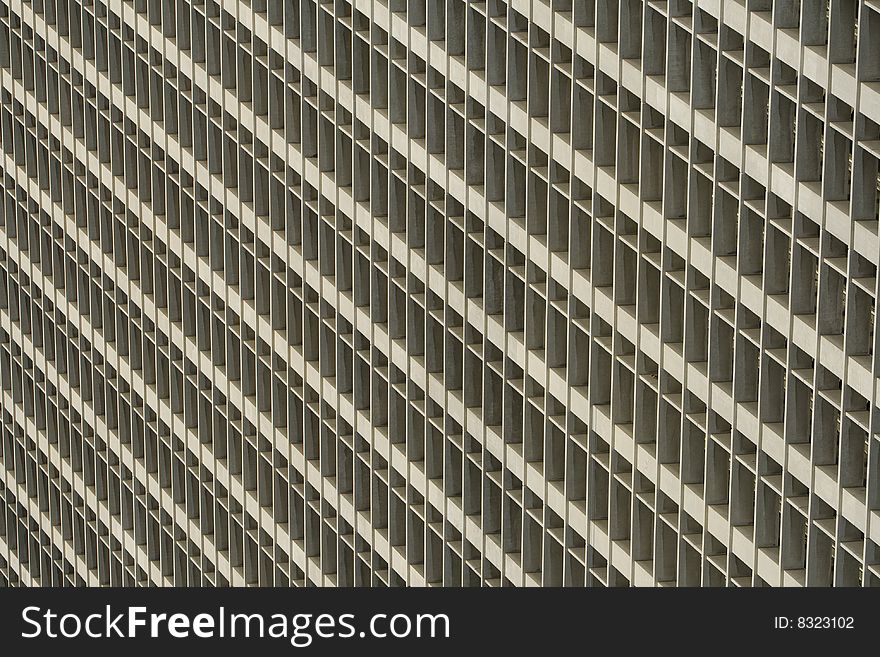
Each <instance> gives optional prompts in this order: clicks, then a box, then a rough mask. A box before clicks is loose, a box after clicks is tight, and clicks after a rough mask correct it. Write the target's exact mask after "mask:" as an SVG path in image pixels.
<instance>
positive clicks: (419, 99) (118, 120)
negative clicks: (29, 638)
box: [0, 0, 880, 586]
mask: <svg viewBox="0 0 880 657" xmlns="http://www.w3.org/2000/svg"><path fill="white" fill-rule="evenodd" d="M0 89H2V91H0V94H2V96H0V130H2V131H0V140H2V149H0V150H2V153H0V170H2V177H3V202H2V205H0V380H2V381H0V383H2V390H0V395H2V396H0V413H2V421H0V429H2V441H0V450H2V451H0V465H2V468H0V498H2V500H3V502H2V510H3V513H2V514H0V582H2V583H3V584H9V585H17V584H31V585H50V584H51V585H60V584H80V585H82V584H92V585H95V584H114V585H120V584H127V585H148V584H158V585H167V584H177V585H226V584H233V585H242V584H261V585H266V584H274V585H403V584H408V585H441V584H442V585H480V584H482V585H493V586H500V585H538V584H541V585H573V586H583V585H590V586H596V585H610V586H620V585H628V584H632V585H735V586H752V585H754V586H758V585H830V584H835V585H876V584H878V583H880V515H878V509H880V433H878V427H880V416H878V412H880V411H878V410H877V404H878V393H877V388H876V386H877V376H878V365H877V358H876V351H877V350H876V346H877V339H878V336H877V331H876V323H877V322H876V314H875V304H876V298H877V294H878V290H877V265H878V262H880V238H878V161H880V3H878V2H877V0H859V1H857V0H803V1H802V2H801V1H797V0H747V1H746V2H745V3H744V2H741V1H739V0H698V1H695V2H691V1H690V0H668V1H667V0H649V1H646V2H644V1H642V0H553V2H552V3H551V2H549V1H545V0H510V1H509V2H503V1H501V0H485V1H479V2H478V1H468V2H465V1H462V0H428V1H427V2H424V1H420V0H410V1H409V2H407V1H406V0H387V1H386V0H350V1H349V0H320V1H316V0H284V1H283V2H282V1H281V0H278V1H275V0H251V1H250V2H248V1H247V0H239V1H234V0H220V1H219V2H218V1H214V0H164V1H163V0H135V1H133V2H131V1H123V0H82V1H79V0H35V1H34V2H24V1H23V0H4V2H2V3H0Z"/></svg>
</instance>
